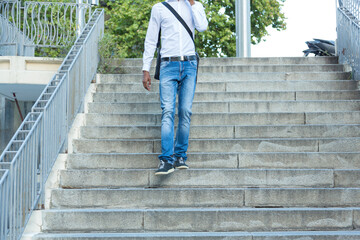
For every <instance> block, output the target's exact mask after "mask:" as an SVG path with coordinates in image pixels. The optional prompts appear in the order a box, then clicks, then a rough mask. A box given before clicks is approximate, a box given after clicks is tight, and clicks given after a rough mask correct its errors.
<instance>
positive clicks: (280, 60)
mask: <svg viewBox="0 0 360 240" xmlns="http://www.w3.org/2000/svg"><path fill="white" fill-rule="evenodd" d="M111 64H113V65H114V66H119V65H121V66H142V65H143V60H142V59H141V58H126V59H119V60H113V61H112V62H111ZM219 64H220V65H224V64H226V65H239V64H241V65H245V64H248V65H259V64H260V65H264V64H271V65H275V64H279V65H288V64H296V65H298V64H338V58H337V57H316V58H307V57H270V58H235V57H228V58H201V59H200V65H204V66H217V65H219ZM155 65H156V61H155V59H154V60H153V61H152V66H153V67H155Z"/></svg>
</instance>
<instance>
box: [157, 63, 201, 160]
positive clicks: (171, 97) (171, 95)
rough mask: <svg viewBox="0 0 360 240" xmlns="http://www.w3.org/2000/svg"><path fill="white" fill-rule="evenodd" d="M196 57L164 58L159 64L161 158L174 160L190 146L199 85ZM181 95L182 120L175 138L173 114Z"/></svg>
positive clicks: (180, 112) (179, 107)
mask: <svg viewBox="0 0 360 240" xmlns="http://www.w3.org/2000/svg"><path fill="white" fill-rule="evenodd" d="M196 73H197V61H196V60H194V61H184V62H178V61H174V62H171V61H163V62H161V66H160V86H159V88H160V101H161V109H162V116H161V153H162V154H161V155H160V156H159V159H160V160H164V161H166V162H168V163H171V164H173V163H174V161H175V159H174V157H183V158H184V160H185V161H186V159H187V156H186V152H187V149H188V146H189V133H190V120H191V114H192V112H191V107H192V102H193V99H194V94H195V87H196ZM176 95H178V117H179V124H178V128H177V133H176V139H175V141H174V117H175V105H176Z"/></svg>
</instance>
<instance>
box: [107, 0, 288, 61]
mask: <svg viewBox="0 0 360 240" xmlns="http://www.w3.org/2000/svg"><path fill="white" fill-rule="evenodd" d="M160 1H161V0H114V1H111V2H109V3H108V11H107V18H108V20H107V21H106V28H107V31H108V33H109V34H111V35H113V37H114V40H115V41H116V43H117V44H118V51H119V52H120V55H121V56H123V57H141V56H142V53H143V51H144V40H145V36H146V30H147V27H148V23H149V18H150V13H151V8H152V6H153V5H154V4H155V3H157V2H160ZM284 1H285V0H251V41H252V44H257V43H259V42H261V41H263V40H265V37H266V36H267V35H268V32H267V27H268V26H271V27H272V28H275V29H277V30H279V31H280V30H283V29H286V23H285V15H284V13H282V12H281V7H282V5H283V2H284ZM201 2H202V3H203V4H204V6H205V12H206V14H207V18H208V20H209V28H208V30H207V31H205V32H202V33H197V34H196V46H197V50H198V52H199V53H200V55H202V56H207V57H218V56H228V57H232V56H235V55H236V41H235V38H236V34H235V31H236V30H235V0H202V1H201Z"/></svg>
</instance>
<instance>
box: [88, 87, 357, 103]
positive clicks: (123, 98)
mask: <svg viewBox="0 0 360 240" xmlns="http://www.w3.org/2000/svg"><path fill="white" fill-rule="evenodd" d="M355 99H360V92H359V91H350V90H347V91H346V90H345V91H300V92H285V91H284V92H208V93H207V92H198V93H196V94H195V98H194V101H197V102H202V101H203V102H209V101H250V100H260V101H265V100H268V101H274V100H298V101H300V100H355ZM93 101H94V102H112V103H117V102H118V103H137V102H159V101H160V95H159V93H146V94H144V93H94V94H93Z"/></svg>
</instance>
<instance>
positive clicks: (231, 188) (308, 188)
mask: <svg viewBox="0 0 360 240" xmlns="http://www.w3.org/2000/svg"><path fill="white" fill-rule="evenodd" d="M220 170H221V169H220ZM139 190H141V191H197V190H208V191H209V190H210V191H217V190H221V191H223V190H230V191H231V190H234V191H246V190H250V191H251V190H256V191H258V190H281V191H303V190H308V191H318V190H326V191H335V190H347V191H348V190H357V191H360V187H359V188H356V187H348V188H345V187H333V188H325V187H307V188H305V187H298V188H294V187H289V188H287V187H278V188H277V187H268V188H265V187H259V188H252V187H239V188H236V187H229V188H226V189H224V188H222V187H213V188H210V187H199V188H190V187H180V186H174V187H166V188H159V187H154V188H148V187H119V188H105V187H103V188H101V187H99V188H54V189H51V191H61V192H73V191H76V192H78V191H79V192H86V191H95V192H98V191H109V192H116V191H139ZM340 204H341V203H340ZM278 208H284V207H278ZM303 208H306V207H303ZM312 208H313V207H312ZM333 208H334V207H333ZM271 209H272V208H271ZM54 210H55V209H54Z"/></svg>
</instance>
